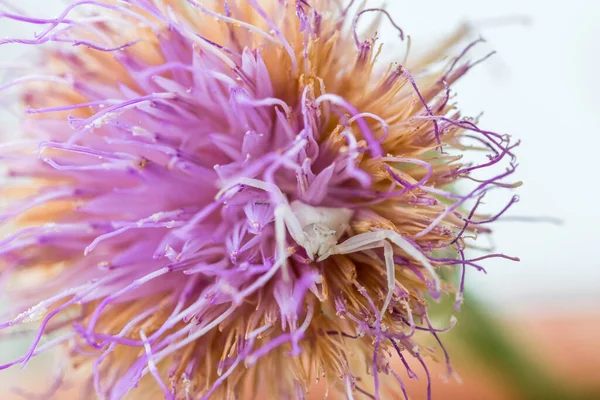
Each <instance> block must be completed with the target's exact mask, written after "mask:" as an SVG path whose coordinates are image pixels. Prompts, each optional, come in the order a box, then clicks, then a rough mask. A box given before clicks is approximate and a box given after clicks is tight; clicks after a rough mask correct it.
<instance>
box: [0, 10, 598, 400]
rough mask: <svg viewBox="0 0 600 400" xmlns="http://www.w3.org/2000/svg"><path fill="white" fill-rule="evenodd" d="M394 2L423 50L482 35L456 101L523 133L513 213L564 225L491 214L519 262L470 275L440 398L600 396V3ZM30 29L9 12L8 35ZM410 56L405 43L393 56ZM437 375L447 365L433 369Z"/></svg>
mask: <svg viewBox="0 0 600 400" xmlns="http://www.w3.org/2000/svg"><path fill="white" fill-rule="evenodd" d="M4 3H7V4H10V5H14V6H17V7H19V8H21V9H23V10H26V11H35V15H36V16H56V15H58V13H59V11H60V10H62V8H63V5H64V2H61V1H59V0H46V1H44V2H40V1H39V0H38V1H34V0H12V1H11V0H8V1H5V2H4ZM1 4H2V2H0V10H1V9H3V8H2V7H3V6H2V5H1ZM367 4H369V5H371V4H372V5H376V4H380V2H378V1H368V2H367ZM387 9H388V10H389V11H390V13H391V15H392V16H393V17H394V20H395V22H397V23H398V24H399V25H400V26H401V27H402V28H403V29H404V31H405V33H407V34H409V35H410V36H411V38H412V52H414V53H415V54H418V53H419V52H421V51H422V50H423V49H427V48H428V47H429V46H431V45H432V44H433V43H435V41H436V40H439V39H440V38H443V37H444V36H445V35H448V34H450V33H452V32H454V31H455V30H456V29H457V28H458V27H459V26H460V24H461V23H463V22H468V23H470V25H471V26H473V28H474V38H476V37H477V36H478V35H481V36H482V37H484V38H485V39H486V43H484V44H482V45H479V48H478V49H477V50H476V51H475V52H474V53H473V55H472V56H471V57H470V58H473V59H476V58H478V55H485V54H487V53H489V52H490V51H492V50H495V51H496V52H497V54H496V55H495V56H494V57H492V58H491V59H489V60H488V61H486V62H485V63H483V64H481V65H479V66H478V67H477V68H475V69H474V70H472V71H471V72H470V73H469V74H468V75H467V77H466V78H465V79H463V80H462V81H461V82H460V83H459V84H458V85H457V86H456V88H455V89H456V91H457V93H458V102H459V105H460V107H461V109H463V110H464V111H465V114H466V115H478V114H480V113H481V112H484V114H483V116H482V118H481V120H480V126H481V127H482V128H484V129H490V130H494V131H496V132H500V133H509V134H511V135H513V136H514V137H517V138H520V139H522V144H521V147H520V148H519V149H518V152H517V153H518V155H519V162H520V171H519V172H518V178H519V179H520V180H522V181H523V182H524V186H522V187H521V188H520V189H519V194H520V197H521V201H520V202H519V203H518V204H517V205H515V206H514V208H513V209H512V215H513V216H528V217H531V216H541V217H553V218H558V219H560V220H562V221H563V223H562V225H556V224H551V223H544V222H522V221H505V222H501V223H498V224H496V226H495V235H494V244H495V245H496V247H497V249H498V251H501V252H503V253H505V254H509V255H515V256H518V257H520V258H521V262H520V263H513V262H509V261H506V260H497V261H494V260H490V261H489V262H487V263H486V264H485V266H486V267H487V271H488V273H487V275H484V274H481V273H477V272H475V271H474V270H469V271H468V277H467V288H468V295H467V296H468V298H467V301H466V302H465V306H464V308H463V311H462V312H460V313H457V314H456V316H457V318H458V320H459V324H458V327H457V328H456V329H455V330H454V332H453V333H450V334H448V335H447V337H448V338H449V339H448V340H449V341H450V346H449V347H450V350H451V354H452V359H453V360H454V363H455V368H456V369H457V371H458V372H459V374H460V375H461V377H462V379H463V382H464V383H463V384H462V385H460V384H458V383H456V382H451V383H443V382H442V380H441V379H436V381H435V382H434V387H433V390H434V399H435V398H437V399H474V400H475V399H486V400H487V399H540V400H543V399H550V398H555V399H578V398H590V399H598V398H600V380H599V379H598V377H597V371H598V370H600V258H599V257H598V256H597V254H596V253H597V252H596V250H597V249H596V246H597V245H598V239H599V238H600V232H599V231H597V229H599V227H600V207H599V206H598V201H597V199H598V196H599V195H600V189H598V188H597V187H596V186H595V185H596V184H597V182H598V173H599V172H600V168H598V165H597V159H598V149H599V148H600V129H599V127H600V111H599V109H600V100H599V98H598V93H599V92H600V79H599V78H598V71H600V41H599V39H600V24H599V23H598V21H600V2H598V1H590V0H571V1H569V2H568V3H565V2H554V1H551V2H548V1H544V0H503V1H501V2H489V1H478V0H453V1H448V0H429V1H420V2H419V1H412V2H408V1H398V0H393V1H389V2H388V6H387ZM30 34H31V29H30V28H28V27H27V26H25V25H23V24H18V23H15V22H13V21H7V20H5V19H2V18H1V17H0V38H3V37H6V36H11V37H15V36H28V35H30ZM379 34H380V35H379V36H380V37H381V38H382V39H383V42H384V43H385V42H389V41H391V40H386V39H387V38H390V39H393V40H394V41H396V40H397V36H396V35H397V34H396V33H395V31H394V30H393V28H392V27H391V25H389V23H388V22H387V21H385V20H384V21H383V28H382V30H381V31H380V32H379ZM386 49H387V48H386ZM23 50H24V49H23V48H22V47H17V46H2V47H0V64H2V65H9V64H10V63H12V62H15V61H17V62H23V61H24V60H25V58H26V57H27V56H26V55H24V53H23ZM411 54H412V53H411ZM403 55H404V47H400V48H398V57H397V59H399V60H401V59H402V57H403ZM6 98H7V97H6V95H5V94H2V96H1V97H0V126H2V127H3V129H2V130H3V131H4V130H7V129H6V128H7V127H9V126H10V124H11V123H12V122H11V121H12V119H11V118H10V116H9V115H8V113H7V111H6V110H7V108H8V109H10V108H11V107H10V104H6V102H5V101H6ZM486 201H487V203H488V204H489V206H490V208H492V207H496V208H497V207H500V206H501V204H500V203H498V204H494V201H500V200H495V199H486ZM439 307H440V308H444V307H446V305H444V304H442V305H440V306H439ZM448 312H449V311H448ZM448 340H447V341H448ZM23 351H24V346H23V345H22V343H19V342H18V341H15V342H10V343H6V342H4V341H0V361H6V360H8V359H11V358H13V357H15V356H17V355H20V354H22V353H23ZM49 357H50V356H47V357H46V359H40V360H37V361H36V362H34V363H32V364H31V366H30V367H28V370H29V371H30V373H29V374H28V375H23V374H22V373H21V372H20V371H19V370H18V367H17V368H13V369H11V370H9V371H2V372H1V373H0V398H1V399H4V398H7V397H6V396H9V395H8V394H6V395H2V394H1V393H3V392H4V393H7V392H6V391H7V390H8V389H9V388H10V387H11V386H13V385H14V384H15V383H17V381H16V380H17V379H23V377H25V376H28V378H26V379H31V378H32V377H35V376H36V375H37V374H38V373H39V372H40V368H44V369H45V368H46V367H45V366H47V365H48V364H47V361H48V358H49ZM46 371H47V370H46ZM442 374H443V368H440V369H439V371H436V373H434V378H437V376H439V375H442ZM43 375H44V376H46V375H47V372H44V374H43ZM32 382H37V380H34V381H32ZM419 385H420V386H421V387H420V388H419V389H417V390H416V391H415V390H412V393H413V397H412V398H413V399H420V398H424V397H425V395H424V393H425V391H424V386H423V385H424V382H421V383H420V384H419ZM35 389H36V388H35V387H32V390H35ZM40 390H41V389H40ZM595 394H596V395H595ZM12 395H13V394H11V395H10V396H12ZM65 396H66V395H65ZM56 398H63V397H60V396H59V397H56ZM64 398H66V397H64Z"/></svg>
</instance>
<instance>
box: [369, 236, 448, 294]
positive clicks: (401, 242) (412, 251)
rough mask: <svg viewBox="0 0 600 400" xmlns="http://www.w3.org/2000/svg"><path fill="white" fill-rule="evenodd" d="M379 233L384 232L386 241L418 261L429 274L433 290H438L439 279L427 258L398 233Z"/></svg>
mask: <svg viewBox="0 0 600 400" xmlns="http://www.w3.org/2000/svg"><path fill="white" fill-rule="evenodd" d="M381 232H384V233H385V236H386V238H387V239H389V240H390V241H391V242H392V243H394V244H395V245H396V246H398V247H400V248H401V249H402V250H404V252H406V253H407V254H408V255H409V256H411V257H412V258H414V259H415V260H417V261H419V262H420V263H421V264H422V265H423V267H425V269H426V270H427V272H429V274H430V275H431V277H432V278H433V282H434V284H435V290H436V291H439V290H440V278H439V277H438V276H437V274H436V272H435V269H434V268H433V266H432V265H431V263H430V262H429V260H428V259H427V257H425V256H424V255H423V253H421V251H420V250H418V249H417V248H416V247H415V246H414V245H413V244H412V243H410V242H409V241H408V240H406V239H405V238H403V237H402V236H401V235H400V234H399V233H398V232H394V231H391V230H386V231H381Z"/></svg>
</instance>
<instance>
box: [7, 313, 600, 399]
mask: <svg viewBox="0 0 600 400" xmlns="http://www.w3.org/2000/svg"><path fill="white" fill-rule="evenodd" d="M505 326H507V327H510V332H511V333H512V335H513V339H515V340H516V344H517V345H520V346H521V347H522V348H523V351H525V352H526V353H527V354H529V355H530V356H531V357H534V358H535V359H536V360H537V361H538V362H540V363H541V365H542V366H544V367H545V368H546V370H547V371H548V373H549V374H550V376H551V377H552V378H554V379H556V380H557V381H559V380H560V381H563V382H564V383H566V384H568V385H569V387H571V388H573V389H580V388H587V390H588V391H589V390H592V389H595V391H596V393H600V380H599V379H598V372H597V371H599V370H600V315H597V314H593V315H592V314H588V315H585V314H583V315H579V316H567V317H521V318H519V319H517V320H511V321H506V323H505ZM449 349H450V352H451V356H452V358H453V360H454V367H455V369H456V371H457V372H458V373H459V375H460V377H461V378H462V381H463V383H458V382H457V381H455V380H452V381H450V382H446V381H445V379H443V376H444V375H445V366H444V365H431V363H430V365H429V366H430V370H431V375H432V378H433V383H432V392H433V399H434V400H435V399H443V400H516V399H521V398H523V397H522V396H521V395H520V394H519V393H516V392H515V391H514V389H513V388H511V386H510V384H508V383H507V382H506V380H505V379H504V378H503V377H502V376H500V375H499V374H497V373H494V371H492V370H490V368H489V366H488V365H486V364H485V362H484V361H481V360H477V361H475V360H476V359H473V358H471V357H470V361H469V360H466V359H462V360H461V359H460V354H457V352H458V351H459V348H457V347H456V346H454V345H452V344H450V346H449ZM15 368H18V367H15ZM415 371H416V372H417V373H419V371H420V370H418V369H417V368H415ZM13 376H17V377H18V380H17V381H15V382H14V384H15V386H21V387H25V388H26V389H27V390H28V391H30V392H33V393H38V394H41V393H44V391H46V390H47V389H48V386H47V384H43V382H44V380H43V379H42V376H40V370H39V369H36V370H33V371H32V372H29V371H27V370H26V371H23V372H21V373H17V374H14V373H13ZM419 376H420V380H419V381H414V380H412V381H410V380H408V379H405V383H406V385H407V388H408V392H409V395H410V398H411V400H421V399H426V387H427V385H426V380H425V379H424V378H425V377H424V374H423V373H422V372H421V374H420V375H419ZM2 383H3V385H2V386H3V387H6V386H8V385H6V382H2ZM82 393H83V392H82V388H81V387H71V388H65V390H60V391H58V392H57V393H56V394H54V395H52V396H50V397H44V399H48V400H53V399H60V400H70V399H73V400H75V399H83V398H84V397H82ZM400 396H401V395H400ZM93 397H94V395H92V394H90V396H89V397H85V398H86V399H87V398H90V399H91V398H93ZM38 398H40V397H38ZM323 398H324V392H323V390H322V389H321V388H315V390H313V393H311V395H310V397H309V399H311V400H317V399H319V400H320V399H323ZM328 398H329V399H334V397H332V396H331V395H330V396H329V397H328ZM361 398H365V399H366V398H367V397H365V396H362V397H361V395H359V394H356V399H361ZM390 398H392V397H389V396H387V397H386V396H385V395H382V399H390ZM394 398H401V397H394ZM0 399H2V400H13V399H15V400H16V399H23V397H22V396H19V395H17V394H15V393H10V392H8V393H4V394H0ZM540 400H544V399H540ZM566 400H569V399H566Z"/></svg>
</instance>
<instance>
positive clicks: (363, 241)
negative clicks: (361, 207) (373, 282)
mask: <svg viewBox="0 0 600 400" xmlns="http://www.w3.org/2000/svg"><path fill="white" fill-rule="evenodd" d="M237 185H245V186H251V187H254V188H257V189H261V190H264V191H266V192H269V193H271V194H272V195H274V196H275V197H276V198H277V200H278V203H279V204H278V205H277V206H276V208H275V236H276V239H277V246H278V254H279V257H285V258H287V257H288V255H287V253H286V250H285V236H286V232H285V230H286V228H287V231H288V232H289V234H290V236H291V237H292V239H294V241H295V242H296V243H297V244H298V245H300V246H302V247H303V248H304V249H305V250H306V253H307V255H308V257H309V258H310V259H311V260H313V261H314V260H315V259H316V260H317V261H323V260H325V259H326V258H328V257H329V256H331V255H335V254H350V253H356V252H359V251H365V250H371V249H376V248H383V254H384V259H385V268H386V273H387V284H388V293H387V296H386V298H385V301H384V303H383V307H382V309H381V313H382V315H383V313H384V312H385V311H386V310H387V308H388V306H389V304H390V301H391V300H392V295H393V293H394V289H395V287H396V270H395V266H394V249H393V247H392V244H391V243H393V244H395V245H396V246H398V247H399V248H400V249H402V250H403V251H404V252H405V253H406V254H408V255H409V256H410V257H412V258H414V259H415V260H417V261H419V262H420V263H421V264H422V265H423V266H424V267H425V269H426V270H427V271H428V272H429V274H430V275H431V276H432V277H433V279H434V284H435V288H436V290H439V288H440V281H439V278H438V276H437V274H436V273H435V270H434V269H433V266H432V265H431V263H430V262H429V261H428V260H427V258H426V257H425V256H424V255H423V253H421V251H419V250H418V249H417V248H416V247H415V246H414V245H413V244H411V243H410V242H409V241H408V240H406V239H405V238H403V237H402V236H401V235H400V234H399V233H397V232H395V231H392V230H379V231H372V232H365V233H360V234H358V235H354V236H351V237H350V238H348V239H346V240H345V241H344V242H342V243H339V244H338V240H339V239H340V238H341V237H342V236H343V235H344V233H346V232H347V231H348V229H349V226H350V220H351V219H352V216H353V214H354V212H353V211H352V210H350V209H347V208H341V207H336V208H330V207H314V206H310V205H308V204H305V203H303V202H301V201H299V200H295V201H293V202H292V203H291V204H289V203H288V201H287V199H286V197H285V196H284V194H283V193H282V192H281V190H280V189H279V188H278V187H277V186H275V185H273V184H271V183H268V182H264V181H260V180H258V179H252V178H239V179H237V180H235V182H233V183H231V184H229V185H227V186H226V187H225V188H223V189H222V190H221V191H219V193H218V194H217V196H216V198H220V197H221V196H222V195H223V194H224V193H225V192H227V191H228V190H230V189H231V188H233V187H234V186H237ZM390 242H391V243H390ZM280 264H281V265H283V266H284V268H283V273H284V279H288V277H289V275H288V274H289V272H288V271H287V267H286V265H285V262H282V263H280Z"/></svg>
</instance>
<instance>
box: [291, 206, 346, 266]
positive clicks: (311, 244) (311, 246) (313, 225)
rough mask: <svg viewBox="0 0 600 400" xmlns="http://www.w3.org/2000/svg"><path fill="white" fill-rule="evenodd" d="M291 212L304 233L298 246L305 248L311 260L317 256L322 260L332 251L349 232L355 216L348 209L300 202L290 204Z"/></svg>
mask: <svg viewBox="0 0 600 400" xmlns="http://www.w3.org/2000/svg"><path fill="white" fill-rule="evenodd" d="M290 210H291V212H292V213H293V214H294V216H295V217H296V218H297V219H298V222H299V223H300V227H301V228H302V232H303V235H302V236H303V237H304V238H303V240H302V241H301V242H298V244H299V245H301V246H302V247H304V249H305V250H306V253H307V254H308V257H309V258H310V259H311V260H314V259H315V256H316V257H317V258H319V259H320V258H321V257H322V256H324V255H328V254H329V253H330V252H331V251H332V249H333V247H334V246H336V245H337V242H338V240H339V239H340V238H341V237H342V236H343V235H344V233H345V232H346V231H347V230H348V226H349V224H350V219H351V218H352V214H353V212H352V210H349V209H347V208H329V207H313V206H309V205H308V204H305V203H303V202H301V201H299V200H295V201H293V202H292V204H290ZM288 229H289V227H288Z"/></svg>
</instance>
